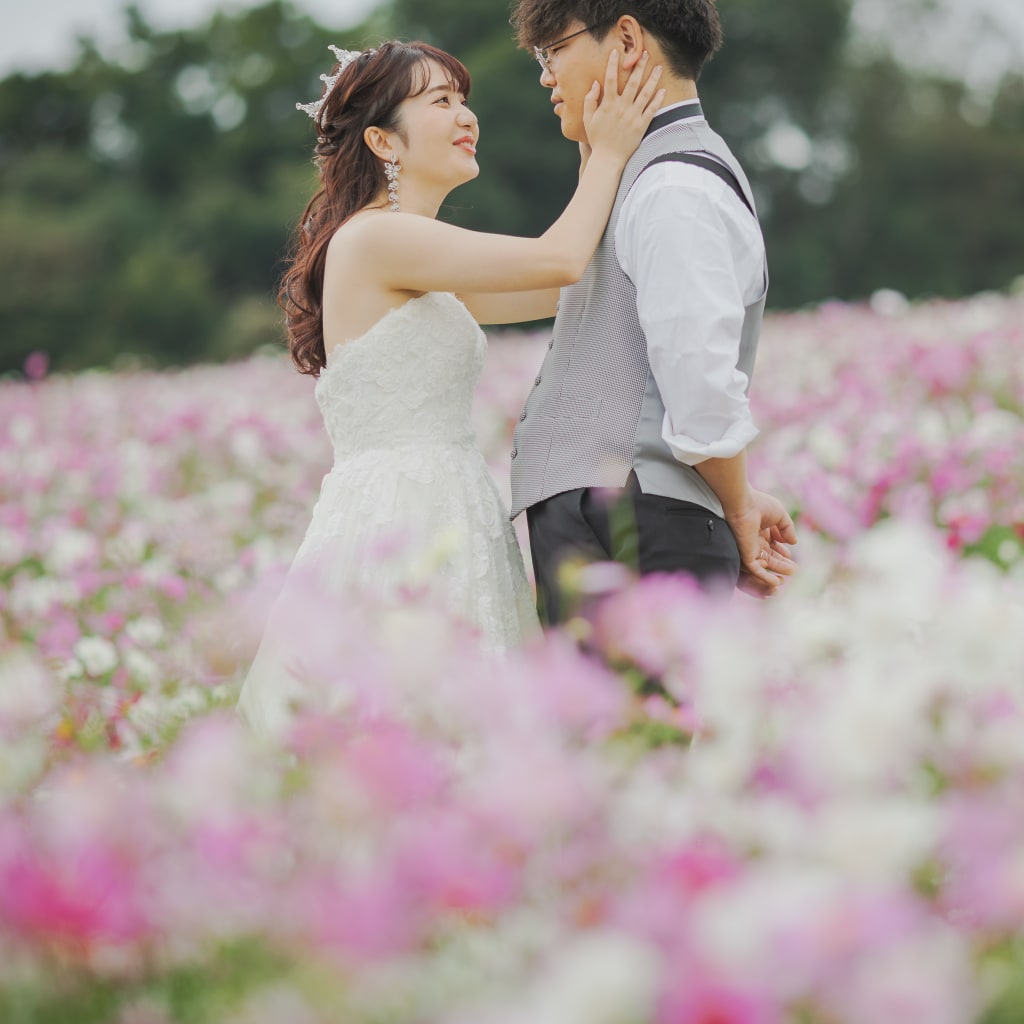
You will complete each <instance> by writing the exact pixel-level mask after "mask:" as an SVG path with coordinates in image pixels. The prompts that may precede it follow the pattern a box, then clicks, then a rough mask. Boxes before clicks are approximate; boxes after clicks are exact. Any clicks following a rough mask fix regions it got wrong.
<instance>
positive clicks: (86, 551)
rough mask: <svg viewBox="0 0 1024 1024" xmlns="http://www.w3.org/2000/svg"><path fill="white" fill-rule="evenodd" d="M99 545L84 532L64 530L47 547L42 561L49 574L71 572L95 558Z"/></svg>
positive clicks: (91, 536) (90, 535)
mask: <svg viewBox="0 0 1024 1024" xmlns="http://www.w3.org/2000/svg"><path fill="white" fill-rule="evenodd" d="M98 548H99V545H98V544H97V542H96V538H95V537H94V536H93V535H92V534H91V533H86V532H85V531H84V530H64V531H63V532H61V533H59V534H58V535H57V538H56V540H54V541H53V542H52V543H51V544H50V546H49V547H48V549H47V551H46V554H45V556H44V560H45V562H46V567H47V568H48V569H49V570H50V572H53V573H57V574H58V575H61V574H63V573H66V572H71V571H72V570H73V569H75V568H76V567H77V566H79V565H81V564H82V563H83V562H88V561H89V560H90V559H92V558H95V556H96V552H97V549H98Z"/></svg>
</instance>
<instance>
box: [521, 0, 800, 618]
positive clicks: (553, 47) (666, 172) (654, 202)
mask: <svg viewBox="0 0 1024 1024" xmlns="http://www.w3.org/2000/svg"><path fill="white" fill-rule="evenodd" d="M512 24H513V25H514V26H515V28H516V30H517V33H518V37H519V42H520V43H521V45H523V46H524V47H527V48H532V50H533V52H534V54H535V55H536V57H537V60H538V61H539V62H540V65H541V69H542V73H541V78H540V81H541V84H542V85H543V86H544V87H545V88H548V89H550V90H551V102H552V103H553V104H554V105H555V114H556V115H557V116H558V118H559V119H560V121H561V125H562V134H563V135H564V136H565V137H566V138H568V139H571V140H573V141H575V142H578V143H579V144H580V149H581V152H582V154H583V157H584V159H586V155H587V153H588V152H589V148H588V146H587V138H586V131H585V128H584V124H583V101H584V97H585V96H586V94H587V91H588V90H589V89H590V87H591V84H592V83H593V82H594V81H598V82H601V81H603V70H604V67H605V64H606V61H607V58H608V54H609V52H610V51H611V50H612V49H613V48H617V49H618V51H619V54H620V61H619V68H620V76H621V80H624V79H625V78H626V77H628V75H629V73H630V71H631V70H632V69H633V67H634V66H635V64H636V63H637V61H638V60H640V58H641V56H642V55H643V53H644V51H645V50H646V51H648V52H649V53H650V58H651V59H650V65H651V67H654V66H656V65H659V64H660V65H662V67H663V75H662V82H661V85H662V86H664V87H666V88H667V90H668V92H667V94H666V98H665V105H664V107H663V108H662V109H661V110H660V111H659V112H658V114H657V115H656V116H655V118H654V121H653V122H652V123H651V125H650V128H649V129H648V132H647V134H646V136H645V137H644V139H643V141H642V142H641V143H640V145H639V147H638V148H637V150H636V153H635V154H634V155H633V157H632V159H631V160H630V162H629V163H628V164H627V166H626V169H625V171H624V172H623V175H622V181H621V184H620V187H619V192H618V196H617V198H616V201H615V206H614V208H613V209H612V213H611V216H610V218H609V221H608V226H607V228H606V230H605V234H604V237H603V238H602V240H601V243H600V245H599V246H598V249H597V252H596V253H595V254H594V258H593V259H592V261H591V263H590V265H589V267H588V268H587V271H586V274H585V275H584V277H583V279H582V280H581V281H580V282H579V283H578V284H576V285H573V286H571V287H569V288H566V289H564V290H563V291H562V294H561V299H560V302H559V308H558V316H557V318H556V319H555V327H554V334H553V337H552V340H551V343H550V345H549V352H548V354H547V357H546V359H545V361H544V365H543V367H542V369H541V372H540V374H539V375H538V376H537V379H536V385H535V387H534V389H533V391H532V392H531V394H530V396H529V399H528V400H527V403H526V408H525V409H524V410H523V413H522V415H521V416H520V422H519V425H518V427H517V429H516V433H515V441H514V447H513V449H512V515H513V517H514V516H516V515H518V514H519V513H520V512H522V511H523V510H524V509H525V510H526V511H527V519H528V524H529V531H530V549H531V553H532V556H533V563H534V570H535V573H536V578H537V591H538V603H539V605H540V609H541V615H542V618H544V619H545V621H546V622H548V623H556V622H558V621H561V620H562V619H563V618H565V617H566V616H567V615H568V614H569V613H570V611H571V608H570V607H569V605H568V602H567V600H566V597H565V594H564V593H563V588H562V586H561V585H560V575H561V569H562V567H563V566H564V565H565V564H566V562H568V561H577V560H581V559H582V560H588V561H593V560H599V561H605V560H609V559H612V560H616V561H621V562H624V563H626V564H629V565H631V566H633V567H634V568H635V569H637V570H638V571H639V572H640V573H641V574H646V573H653V572H673V573H677V572H678V573H687V574H689V575H691V576H692V577H694V578H695V579H696V580H697V581H698V582H699V583H700V585H701V586H703V587H705V588H707V589H720V588H724V589H727V590H731V589H732V588H733V587H734V586H736V585H737V584H738V585H739V586H740V587H741V588H742V589H744V590H746V591H748V592H751V593H755V594H757V595H758V596H768V595H769V594H771V593H773V592H774V591H775V590H776V589H777V588H778V586H779V585H780V584H781V583H782V581H783V578H784V577H785V576H788V575H790V574H791V573H792V571H793V569H794V563H793V562H792V561H791V560H790V559H789V557H788V553H789V552H788V547H787V545H789V544H793V543H795V542H796V534H795V531H794V528H793V522H792V520H791V518H790V517H789V514H788V513H787V512H786V510H785V508H784V507H783V506H782V504H781V503H780V502H779V501H778V500H776V499H775V498H773V497H771V496H770V495H768V494H764V493H763V492H760V491H757V490H754V489H753V488H752V487H751V486H750V484H749V482H748V480H747V470H746V455H745V451H746V447H747V445H748V444H749V443H750V442H751V441H752V440H753V439H754V437H755V436H756V435H757V432H758V431H757V428H756V427H755V425H754V423H753V420H752V418H751V414H750V408H749V403H748V399H747V389H748V387H749V384H750V376H751V372H752V370H753V366H754V356H755V352H756V350H757V342H758V335H759V331H760V327H761V317H762V313H763V311H764V303H765V292H766V290H767V286H768V272H767V265H766V262H765V252H764V242H763V240H762V237H761V230H760V227H759V225H758V221H757V215H756V213H755V208H754V198H753V195H752V194H751V191H750V186H749V184H748V182H747V179H746V176H745V175H744V173H743V170H742V168H741V167H740V166H739V164H738V163H737V161H736V159H735V157H734V156H733V155H732V153H731V152H730V151H729V148H728V147H727V146H726V144H725V142H724V141H723V140H722V139H721V138H720V137H719V136H718V135H717V134H715V133H714V132H713V131H712V130H711V129H710V128H709V127H708V123H707V121H706V120H705V118H704V114H703V111H702V110H701V106H700V102H699V100H698V96H697V79H698V78H699V76H700V72H701V69H702V67H703V66H704V64H705V62H706V61H707V60H708V59H709V58H710V57H711V56H712V54H714V53H715V51H716V50H717V49H718V48H719V46H720V45H721V38H722V37H721V25H720V23H719V19H718V13H717V11H716V9H715V6H714V2H713V0H674V2H672V3H667V2H666V0H515V3H514V6H513V13H512ZM620 86H621V81H620Z"/></svg>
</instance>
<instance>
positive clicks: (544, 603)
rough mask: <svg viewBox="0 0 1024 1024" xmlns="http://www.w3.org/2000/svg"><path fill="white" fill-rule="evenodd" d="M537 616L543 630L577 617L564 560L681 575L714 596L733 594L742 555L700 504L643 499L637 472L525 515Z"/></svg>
mask: <svg viewBox="0 0 1024 1024" xmlns="http://www.w3.org/2000/svg"><path fill="white" fill-rule="evenodd" d="M526 515H527V522H528V524H529V528H530V554H531V556H532V558H533V570H534V575H535V577H536V580H537V610H538V611H539V613H540V617H541V621H542V622H544V623H545V624H547V625H554V624H556V623H559V622H564V621H565V620H566V619H567V618H570V617H571V616H572V614H573V613H574V611H575V608H574V602H573V598H572V595H570V594H566V593H564V591H563V589H562V587H561V586H560V583H559V576H560V574H561V569H562V566H563V565H565V563H566V562H572V561H577V562H578V561H585V562H607V561H614V562H621V563H622V564H624V565H627V566H629V567H630V568H632V569H634V570H636V571H637V572H638V573H639V574H640V575H641V576H645V575H647V574H649V573H657V572H667V573H686V574H688V575H689V576H692V577H693V578H694V579H695V580H696V581H697V582H698V583H699V584H700V586H701V587H702V588H704V589H706V590H708V591H711V592H725V593H731V592H732V590H733V588H735V586H736V581H737V580H738V579H739V572H740V556H739V549H738V548H737V547H736V540H735V538H734V537H733V534H732V530H730V529H729V525H728V524H727V523H726V521H725V520H724V519H722V518H721V516H717V515H715V514H714V513H713V512H709V511H708V510H707V509H706V508H703V507H702V506H700V505H695V504H693V503H692V502H688V501H679V500H677V499H676V498H665V497H663V496H661V495H660V494H644V493H643V491H641V490H640V485H639V484H638V483H637V480H636V477H635V475H634V474H632V473H631V474H630V476H629V481H628V482H627V484H626V486H625V487H623V488H621V489H619V488H595V487H589V488H580V489H577V490H574V491H566V492H564V493H563V494H556V495H554V497H551V498H548V499H547V500H545V501H542V502H539V503H538V504H536V505H534V506H532V507H531V508H529V509H527V513H526Z"/></svg>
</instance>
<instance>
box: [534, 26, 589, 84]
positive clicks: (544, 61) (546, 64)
mask: <svg viewBox="0 0 1024 1024" xmlns="http://www.w3.org/2000/svg"><path fill="white" fill-rule="evenodd" d="M592 27H593V26H591V25H588V26H587V27H586V28H581V29H580V30H579V31H578V32H572V33H570V34H569V35H567V36H563V37H562V38H561V39H556V40H555V41H554V42H553V43H548V45H547V46H535V47H534V48H533V55H534V57H536V58H537V63H538V64H539V65H540V66H541V67H542V68H543V69H544V70H545V71H547V72H548V74H551V57H552V53H551V51H552V50H553V49H554V48H555V47H556V46H561V45H562V43H567V42H569V40H570V39H575V38H576V37H577V36H581V35H583V33H584V32H589V31H590V30H591V28H592Z"/></svg>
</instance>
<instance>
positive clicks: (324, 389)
mask: <svg viewBox="0 0 1024 1024" xmlns="http://www.w3.org/2000/svg"><path fill="white" fill-rule="evenodd" d="M485 352H486V338H485V336H484V333H483V331H481V330H480V328H479V326H478V325H477V323H476V321H475V320H474V319H473V317H472V315H471V314H470V313H469V311H468V310H467V309H466V307H465V306H464V305H463V304H462V303H461V302H460V301H459V300H458V299H457V298H456V297H455V296H454V295H451V294H448V293H442V292H428V293H427V294H425V295H422V296H419V297H418V298H415V299H412V300H410V301H408V302H406V303H405V304H404V305H403V306H400V307H398V308H397V309H394V310H392V311H391V312H389V313H388V314H386V315H385V316H384V317H383V319H381V320H379V321H378V322H377V323H376V324H375V325H374V326H373V327H372V328H370V330H369V331H367V332H366V334H364V335H362V336H361V337H359V338H357V339H356V340H354V341H350V342H347V343H345V344H343V345H341V346H340V347H339V348H336V349H335V350H334V351H333V352H331V354H330V356H329V358H328V361H327V366H326V367H325V368H324V370H323V371H322V372H321V374H320V379H319V380H318V381H317V384H316V389H315V394H316V401H317V404H318V405H319V407H320V411H321V413H322V415H323V418H324V424H325V426H326V428H327V433H328V435H329V436H330V439H331V443H332V445H333V447H334V466H333V468H332V469H331V471H330V472H329V473H328V474H327V475H326V476H325V477H324V480H323V484H322V486H321V489H320V499H319V501H318V502H317V504H316V506H315V507H314V509H313V517H312V521H311V522H310V525H309V528H308V530H307V531H306V535H305V538H304V539H303V541H302V544H301V546H300V547H299V550H298V553H297V554H296V556H295V559H294V561H293V563H292V567H291V569H290V570H289V574H288V577H287V579H286V582H285V584H284V587H283V589H282V591H281V594H280V596H279V597H278V599H277V602H276V604H275V605H274V608H273V610H272V611H271V615H270V620H269V622H268V624H267V628H266V631H265V633H264V636H263V641H262V642H261V644H260V648H259V651H258V652H257V655H256V658H255V660H254V662H253V664H252V667H251V668H250V670H249V673H248V675H247V677H246V680H245V682H244V684H243V687H242V691H241V695H240V698H239V709H240V710H241V711H242V713H243V714H244V715H245V717H246V718H247V719H248V721H249V722H250V724H251V725H252V726H253V728H254V729H256V731H258V732H261V733H274V732H276V731H278V730H279V728H280V727H281V726H282V724H283V723H284V722H285V721H286V720H287V709H288V705H289V703H290V702H291V701H292V700H293V699H295V698H296V697H297V696H298V697H301V688H299V689H297V686H298V687H301V684H300V682H299V681H297V680H296V679H295V678H294V676H295V673H294V672H293V671H292V669H291V667H290V666H292V665H293V664H294V663H295V660H296V658H295V652H296V646H295V645H296V644H298V645H299V647H300V648H301V645H302V643H303V638H302V637H301V635H300V636H297V637H296V636H295V635H294V634H295V632H296V630H295V629H294V625H295V624H294V616H292V618H291V619H289V610H290V609H289V602H291V601H298V600H300V596H299V594H298V590H299V587H300V583H299V581H301V580H302V579H304V578H306V577H308V576H309V575H311V574H316V576H317V577H318V579H319V580H320V582H321V583H322V584H323V585H324V587H325V588H326V590H327V591H328V592H330V593H332V594H335V595H338V596H339V598H341V600H339V601H338V602H337V607H338V610H339V614H343V613H344V607H345V599H347V600H349V601H351V600H358V599H359V595H360V594H365V595H367V596H369V595H372V598H373V600H374V601H377V602H380V601H383V602H385V603H386V602H387V601H389V600H393V601H395V602H401V601H402V600H403V598H402V596H401V595H402V594H403V593H405V594H407V593H408V592H409V591H410V590H412V591H414V592H416V593H419V594H420V595H421V597H422V596H423V594H424V593H426V595H427V598H428V600H429V602H430V603H431V604H432V605H433V606H435V607H437V606H438V605H440V606H441V607H443V608H445V609H446V610H447V612H448V614H449V615H450V616H452V617H453V618H455V619H457V620H461V621H463V622H465V623H467V624H468V625H469V626H471V627H473V629H474V630H475V631H476V634H477V635H478V637H479V641H480V645H481V646H482V648H483V649H484V650H485V651H488V652H493V653H501V652H504V651H506V650H509V649H511V648H515V647H518V646H520V645H521V644H522V643H523V642H524V641H525V640H526V639H527V638H529V637H530V636H533V635H534V634H536V633H538V632H539V625H538V621H537V614H536V611H535V609H534V604H533V598H532V594H531V591H530V586H529V583H528V582H527V579H526V572H525V569H524V566H523V559H522V555H521V553H520V551H519V545H518V543H517V540H516V536H515V533H514V531H513V529H512V526H511V524H510V523H509V520H508V511H507V509H506V508H505V506H504V502H503V501H502V499H501V496H500V495H499V494H498V490H497V488H496V486H495V484H494V480H493V479H492V477H491V475H490V471H489V470H488V468H487V464H486V462H485V461H484V458H483V456H482V455H481V453H480V451H479V449H478V448H477V446H476V441H475V437H474V433H473V427H472V424H471V421H470V410H471V406H472V401H473V391H474V389H475V387H476V383H477V380H478V379H479V376H480V372H481V370H482V368H483V362H484V356H485ZM332 607H333V606H332ZM299 632H300V633H301V630H300V631H299Z"/></svg>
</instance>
